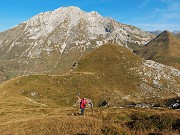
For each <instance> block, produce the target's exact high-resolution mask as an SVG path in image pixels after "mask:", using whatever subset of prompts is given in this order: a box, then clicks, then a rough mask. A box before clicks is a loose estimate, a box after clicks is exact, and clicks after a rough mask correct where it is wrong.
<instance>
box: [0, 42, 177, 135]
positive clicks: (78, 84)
mask: <svg viewBox="0 0 180 135" xmlns="http://www.w3.org/2000/svg"><path fill="white" fill-rule="evenodd" d="M148 62H149V63H148ZM148 62H146V61H145V60H143V59H142V58H141V57H139V56H137V55H135V54H133V53H132V52H131V51H130V50H128V49H126V48H124V47H122V46H119V45H114V44H107V45H103V46H101V47H99V48H97V49H96V50H94V51H91V52H89V53H88V54H86V55H84V56H82V57H81V59H80V60H79V61H78V64H77V65H76V66H74V67H73V68H72V69H71V72H68V73H66V74H62V75H48V74H46V75H43V74H42V75H30V76H21V77H17V78H14V79H11V80H8V81H6V82H4V83H2V84H0V120H1V123H0V134H18V135H24V134H26V135H32V134H39V135H43V134H65V135H66V134H99V135H101V134H102V135H103V134H132V135H133V134H143V135H145V134H150V133H167V134H171V133H178V132H179V131H178V128H179V127H178V122H179V119H178V116H179V113H178V112H177V111H172V110H166V109H162V110H154V109H153V110H150V109H148V110H144V109H118V107H121V106H126V105H128V104H130V103H132V102H135V103H139V102H145V103H147V102H150V103H155V102H156V101H159V100H160V101H161V100H163V99H165V98H169V97H173V96H174V97H175V96H177V93H178V92H179V91H178V90H179V84H180V80H179V78H178V75H179V74H180V73H179V72H178V71H177V70H174V69H170V68H169V67H165V66H163V65H158V64H157V63H153V62H151V61H148ZM155 66H158V68H159V67H160V69H157V68H156V67H155ZM161 67H162V68H161ZM162 73H163V74H162ZM168 73H169V74H170V75H169V74H168ZM154 77H158V78H157V79H154ZM167 78H168V79H169V80H168V79H167ZM145 79H146V80H145ZM158 79H159V80H158ZM77 93H80V94H81V95H80V96H81V97H87V98H89V99H92V101H93V103H94V105H95V106H94V107H93V110H94V114H92V113H91V109H90V108H89V107H88V108H87V109H86V111H85V114H86V115H85V116H84V117H81V116H74V115H72V114H74V113H76V112H78V111H79V106H78V105H79V103H77V98H76V95H77ZM162 96H164V98H162ZM165 96H166V97H165ZM104 101H106V102H108V103H109V106H110V107H116V109H112V108H109V109H103V108H98V107H97V106H99V105H101V104H102V102H104ZM172 116H173V117H172ZM156 119H158V120H156ZM164 121H165V122H164ZM145 125H148V126H145ZM155 131H156V132H155Z"/></svg>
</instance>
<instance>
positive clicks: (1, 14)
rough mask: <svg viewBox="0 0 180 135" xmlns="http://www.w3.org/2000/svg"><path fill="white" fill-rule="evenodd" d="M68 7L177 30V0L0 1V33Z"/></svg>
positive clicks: (151, 27)
mask: <svg viewBox="0 0 180 135" xmlns="http://www.w3.org/2000/svg"><path fill="white" fill-rule="evenodd" d="M68 6H77V7H80V8H81V9H82V10H84V11H86V12H90V11H97V12H98V13H99V14H101V15H102V16H104V17H110V18H113V19H114V20H116V21H118V22H121V23H124V24H129V25H133V26H136V27H139V28H141V29H143V30H146V31H155V30H169V31H174V30H180V0H1V1H0V32H2V31H5V30H7V29H9V28H12V27H14V26H16V25H18V24H20V23H22V22H24V21H26V20H28V19H30V18H31V17H33V16H35V15H37V14H39V13H41V12H46V11H53V10H55V9H57V8H60V7H68Z"/></svg>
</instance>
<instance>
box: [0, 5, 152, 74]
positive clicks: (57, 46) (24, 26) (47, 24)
mask: <svg viewBox="0 0 180 135" xmlns="http://www.w3.org/2000/svg"><path fill="white" fill-rule="evenodd" d="M152 38H154V35H152V34H151V33H149V32H146V31H143V30H141V29H139V28H136V27H134V26H131V25H126V24H122V23H119V22H117V21H115V20H113V19H110V18H105V17H102V16H101V15H100V14H98V13H97V12H95V11H92V12H85V11H82V10H81V9H80V8H78V7H73V6H70V7H61V8H58V9H55V10H54V11H48V12H44V13H40V14H38V15H36V16H34V17H32V18H30V19H29V20H27V21H26V22H23V23H21V24H19V25H18V26H16V27H14V28H13V29H10V30H8V31H5V32H3V33H0V54H1V56H0V59H2V63H1V64H3V66H5V67H8V70H12V71H13V72H14V71H15V72H19V71H20V70H21V71H20V72H21V74H22V73H23V74H25V73H26V72H31V73H32V72H43V73H44V72H54V71H56V72H61V71H64V70H69V69H70V67H71V65H73V63H74V61H77V60H78V59H79V58H80V57H81V55H83V54H84V53H86V52H88V51H90V50H93V49H95V48H97V47H99V46H101V45H103V44H106V43H116V44H119V45H121V46H125V47H127V48H129V49H132V48H135V47H137V46H143V45H144V44H146V43H147V42H149V41H150V40H152ZM7 60H10V61H11V62H10V63H9V62H8V61H7ZM1 64H0V66H1ZM11 65H15V66H11ZM21 67H22V68H21ZM57 69H58V70H57Z"/></svg>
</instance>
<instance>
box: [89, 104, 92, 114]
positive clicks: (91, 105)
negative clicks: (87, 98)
mask: <svg viewBox="0 0 180 135" xmlns="http://www.w3.org/2000/svg"><path fill="white" fill-rule="evenodd" d="M89 104H90V106H91V111H92V114H93V107H92V103H89Z"/></svg>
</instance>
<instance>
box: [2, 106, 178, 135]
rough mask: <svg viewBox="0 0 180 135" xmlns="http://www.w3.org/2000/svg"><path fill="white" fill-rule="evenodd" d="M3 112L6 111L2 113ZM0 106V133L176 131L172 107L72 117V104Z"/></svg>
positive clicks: (100, 110) (103, 111)
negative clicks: (7, 108) (48, 106)
mask: <svg viewBox="0 0 180 135" xmlns="http://www.w3.org/2000/svg"><path fill="white" fill-rule="evenodd" d="M5 111H6V112H5ZM8 111H9V113H8V112H7V110H2V109H1V113H0V114H1V115H0V119H1V124H0V134H18V135H23V134H26V135H36V134H38V135H45V134H55V135H56V134H65V135H66V134H67V135H69V134H74V135H76V134H79V135H80V134H85V135H89V134H92V135H95V134H98V135H104V134H106V135H112V134H117V135H119V134H120V135H121V134H122V135H123V134H124V135H128V134H129V135H134V134H144V135H148V134H150V133H151V134H152V133H159V134H164V135H167V134H178V133H179V132H180V131H178V130H179V120H180V119H179V116H180V114H179V112H178V111H175V110H165V109H163V110H158V109H157V110H155V109H150V110H144V109H113V108H94V114H91V110H90V109H88V108H87V109H86V110H85V115H84V116H74V115H72V114H73V113H76V112H78V111H79V110H78V108H76V107H59V108H40V107H36V108H34V109H33V108H29V109H16V110H14V109H12V108H11V109H9V110H8Z"/></svg>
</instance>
